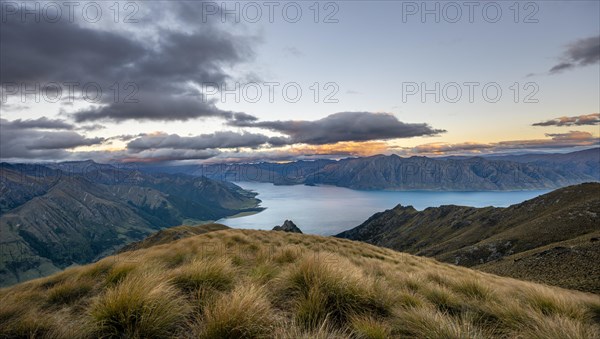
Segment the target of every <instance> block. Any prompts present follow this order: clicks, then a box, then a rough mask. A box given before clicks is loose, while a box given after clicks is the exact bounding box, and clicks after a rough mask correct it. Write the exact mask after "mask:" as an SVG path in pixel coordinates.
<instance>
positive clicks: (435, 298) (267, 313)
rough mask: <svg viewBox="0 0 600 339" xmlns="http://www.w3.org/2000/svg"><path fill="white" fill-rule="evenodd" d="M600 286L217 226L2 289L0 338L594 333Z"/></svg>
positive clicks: (312, 238)
mask: <svg viewBox="0 0 600 339" xmlns="http://www.w3.org/2000/svg"><path fill="white" fill-rule="evenodd" d="M599 326H600V297H598V296H596V295H591V294H584V293H581V292H575V291H569V290H563V289H560V288H555V287H544V286H542V285H537V284H534V283H528V282H523V281H518V280H514V279H510V278H503V277H498V276H494V275H491V274H486V273H482V272H478V271H474V270H470V269H467V268H462V267H457V266H452V265H448V264H443V263H439V262H437V261H435V260H433V259H428V258H422V257H415V256H412V255H409V254H403V253H399V252H395V251H393V250H390V249H385V248H379V247H375V246H372V245H369V244H365V243H359V242H353V241H349V240H346V239H337V238H330V237H319V236H311V235H302V234H296V233H286V232H275V231H254V230H233V229H228V230H221V231H212V232H208V233H204V234H201V235H196V236H191V237H188V238H183V239H179V240H176V241H173V242H170V243H166V244H162V245H157V246H151V247H149V248H145V249H140V250H136V251H130V252H124V253H121V254H119V255H118V256H112V257H107V258H104V259H102V260H100V261H99V262H97V263H94V264H89V265H86V266H81V267H76V268H71V269H68V270H66V271H64V272H61V273H57V274H54V275H52V276H50V277H46V278H41V279H36V280H33V281H29V282H26V283H22V284H19V285H16V286H13V287H11V288H6V289H2V290H0V337H54V338H97V337H105V338H106V337H128V338H148V337H156V338H169V337H174V338H175V337H177V338H187V337H189V338H192V337H193V338H271V337H277V338H290V339H292V338H293V339H297V338H387V337H402V338H457V339H458V338H507V337H510V338H514V337H522V338H597V337H598V336H599V335H600V332H599V331H600V327H599Z"/></svg>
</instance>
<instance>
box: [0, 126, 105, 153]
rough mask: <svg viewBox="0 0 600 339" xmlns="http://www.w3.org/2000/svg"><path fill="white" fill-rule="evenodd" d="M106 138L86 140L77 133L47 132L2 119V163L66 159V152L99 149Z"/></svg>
mask: <svg viewBox="0 0 600 339" xmlns="http://www.w3.org/2000/svg"><path fill="white" fill-rule="evenodd" d="M103 141H104V139H103V138H86V137H84V136H82V135H80V134H78V133H76V132H73V131H47V130H39V129H31V128H30V127H27V126H22V122H17V123H16V124H15V123H14V122H13V121H8V120H6V119H0V158H1V159H34V158H37V159H64V158H66V157H68V155H69V153H68V152H67V151H66V150H68V149H72V148H75V147H79V146H91V145H97V144H100V143H102V142H103Z"/></svg>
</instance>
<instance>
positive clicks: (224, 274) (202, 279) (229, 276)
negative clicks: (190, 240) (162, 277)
mask: <svg viewBox="0 0 600 339" xmlns="http://www.w3.org/2000/svg"><path fill="white" fill-rule="evenodd" d="M234 279H235V271H234V269H233V267H232V264H231V261H230V260H229V259H228V258H221V259H216V260H208V259H201V260H196V261H194V262H192V263H190V264H189V265H186V266H184V267H181V268H179V269H177V270H175V272H173V283H174V284H175V285H176V286H178V287H180V288H181V289H183V290H184V291H186V292H193V291H195V290H199V289H215V290H219V291H225V290H228V289H230V288H231V287H232V286H233V282H234Z"/></svg>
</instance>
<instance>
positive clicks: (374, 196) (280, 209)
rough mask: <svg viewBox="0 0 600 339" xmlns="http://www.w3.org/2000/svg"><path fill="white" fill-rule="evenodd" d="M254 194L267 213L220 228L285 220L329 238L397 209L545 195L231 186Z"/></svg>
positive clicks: (496, 202)
mask: <svg viewBox="0 0 600 339" xmlns="http://www.w3.org/2000/svg"><path fill="white" fill-rule="evenodd" d="M235 184H237V185H239V186H241V187H243V188H244V189H247V190H251V191H254V192H257V193H258V196H257V198H259V199H261V200H262V204H261V206H262V207H266V210H264V211H262V212H260V213H257V214H253V215H248V216H243V217H237V218H224V219H221V220H219V221H218V222H219V223H222V224H225V225H227V226H230V227H234V228H249V229H263V230H270V229H272V228H273V227H274V226H276V225H281V224H282V223H283V222H284V221H285V220H286V219H289V220H292V221H293V222H294V223H295V224H296V225H297V226H298V227H299V228H300V229H301V230H302V232H304V233H309V234H320V235H332V234H337V233H339V232H342V231H345V230H348V229H351V228H353V227H355V226H358V225H360V224H361V223H363V222H364V221H365V220H367V219H368V218H369V217H370V216H372V215H373V214H375V213H377V212H382V211H384V210H386V209H390V208H393V207H395V206H396V205H398V204H402V205H404V206H407V205H412V206H414V207H415V208H416V209H417V210H423V209H425V208H427V207H437V206H441V205H463V206H473V207H485V206H496V207H506V206H509V205H513V204H517V203H520V202H523V201H525V200H528V199H531V198H535V197H537V196H538V195H541V194H544V193H547V192H550V190H538V191H510V192H497V191H494V192H490V191H486V192H432V191H408V192H407V191H404V192H397V191H356V190H351V189H348V188H342V187H334V186H304V185H294V186H275V185H273V184H270V183H259V182H236V183H235Z"/></svg>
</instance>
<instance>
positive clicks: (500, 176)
mask: <svg viewBox="0 0 600 339" xmlns="http://www.w3.org/2000/svg"><path fill="white" fill-rule="evenodd" d="M599 163H600V149H592V150H586V151H580V152H574V153H568V154H545V155H543V156H537V157H533V156H532V157H526V156H507V157H504V158H502V157H489V158H482V157H450V158H428V157H416V156H415V157H410V158H403V157H400V156H397V155H389V156H384V155H376V156H372V157H362V158H347V159H342V160H339V161H334V160H316V161H294V162H290V163H268V162H263V163H257V164H231V165H226V164H215V165H207V166H181V167H177V166H173V167H160V166H158V167H152V166H144V165H140V169H141V170H144V171H170V172H183V173H187V174H190V175H204V176H207V177H209V178H213V179H217V180H229V181H259V182H271V183H274V184H276V185H296V184H306V185H315V184H325V185H334V186H340V187H348V188H352V189H359V190H446V191H476V190H533V189H548V188H559V187H564V186H568V185H573V184H579V183H583V182H590V181H598V180H600V165H599Z"/></svg>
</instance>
